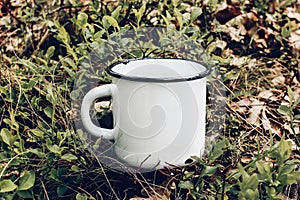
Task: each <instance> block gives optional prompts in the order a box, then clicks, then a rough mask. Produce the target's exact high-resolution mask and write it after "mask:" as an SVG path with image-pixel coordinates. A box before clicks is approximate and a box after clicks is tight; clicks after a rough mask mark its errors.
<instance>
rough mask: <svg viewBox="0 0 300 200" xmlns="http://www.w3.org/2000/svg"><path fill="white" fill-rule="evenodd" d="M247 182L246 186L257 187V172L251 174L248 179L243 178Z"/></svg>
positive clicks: (253, 188)
mask: <svg viewBox="0 0 300 200" xmlns="http://www.w3.org/2000/svg"><path fill="white" fill-rule="evenodd" d="M244 181H245V182H246V183H247V187H248V188H250V189H252V190H256V189H257V187H258V176H257V174H252V175H251V176H250V177H249V179H247V180H244Z"/></svg>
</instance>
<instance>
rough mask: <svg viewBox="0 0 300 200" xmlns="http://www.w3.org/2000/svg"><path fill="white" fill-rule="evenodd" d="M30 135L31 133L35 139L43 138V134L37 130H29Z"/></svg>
mask: <svg viewBox="0 0 300 200" xmlns="http://www.w3.org/2000/svg"><path fill="white" fill-rule="evenodd" d="M30 132H31V133H33V134H34V135H35V136H37V137H40V138H41V137H43V136H44V132H43V131H42V130H40V129H38V128H35V129H31V130H30Z"/></svg>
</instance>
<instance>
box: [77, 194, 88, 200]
mask: <svg viewBox="0 0 300 200" xmlns="http://www.w3.org/2000/svg"><path fill="white" fill-rule="evenodd" d="M87 199H88V197H87V196H86V194H84V193H83V194H80V193H79V194H76V200H87Z"/></svg>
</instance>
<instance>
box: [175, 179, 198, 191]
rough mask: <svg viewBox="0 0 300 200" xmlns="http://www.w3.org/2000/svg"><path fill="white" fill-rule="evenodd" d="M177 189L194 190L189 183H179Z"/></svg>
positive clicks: (192, 185)
mask: <svg viewBox="0 0 300 200" xmlns="http://www.w3.org/2000/svg"><path fill="white" fill-rule="evenodd" d="M178 187H180V188H183V189H190V190H192V189H194V184H193V183H192V182H191V181H180V183H179V184H178Z"/></svg>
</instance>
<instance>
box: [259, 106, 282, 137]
mask: <svg viewBox="0 0 300 200" xmlns="http://www.w3.org/2000/svg"><path fill="white" fill-rule="evenodd" d="M267 112H269V111H268V110H267V108H266V107H263V108H262V112H261V123H262V126H263V128H264V130H266V131H270V132H271V133H272V134H276V135H280V136H281V130H280V128H279V127H278V126H277V125H276V124H274V123H272V121H271V120H270V119H269V118H268V117H267Z"/></svg>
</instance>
